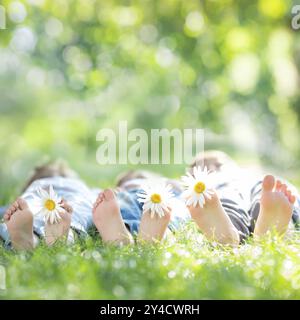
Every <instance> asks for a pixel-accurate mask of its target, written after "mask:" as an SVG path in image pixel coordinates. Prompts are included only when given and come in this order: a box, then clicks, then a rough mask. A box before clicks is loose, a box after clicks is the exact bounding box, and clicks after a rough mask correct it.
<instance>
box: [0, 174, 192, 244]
mask: <svg viewBox="0 0 300 320" xmlns="http://www.w3.org/2000/svg"><path fill="white" fill-rule="evenodd" d="M49 185H52V186H53V188H54V190H55V192H56V193H57V194H58V196H60V197H61V198H63V199H65V200H66V201H67V202H68V203H69V204H70V205H71V206H72V207H73V214H72V220H71V228H72V229H73V230H74V231H76V232H77V233H78V234H79V235H81V236H86V235H87V234H88V232H89V230H90V229H91V227H93V226H94V223H93V218H92V209H93V204H94V203H95V201H96V199H97V196H98V194H99V192H100V191H101V190H100V189H91V188H89V187H88V186H86V184H85V183H83V182H82V181H81V180H79V179H73V178H72V179H70V178H64V177H51V178H44V179H39V180H36V181H34V182H33V183H32V184H31V185H30V186H29V187H28V188H27V190H26V191H25V192H24V194H23V195H22V196H21V197H22V198H23V199H25V200H26V201H27V203H28V206H29V208H30V210H31V211H32V213H33V215H34V220H33V230H34V233H35V234H36V235H37V236H38V237H44V234H45V230H44V229H45V222H44V217H43V216H41V215H37V209H36V208H35V206H34V196H35V195H36V194H35V193H36V190H37V189H38V188H39V187H41V188H46V189H47V188H48V187H49ZM139 191H140V190H139V189H137V188H134V189H129V190H125V189H124V190H123V191H121V192H118V193H117V199H118V202H119V206H120V211H121V215H122V218H123V220H124V223H125V225H126V226H127V227H128V229H129V231H130V232H131V233H132V234H135V233H137V232H138V230H139V225H140V220H141V215H142V211H143V210H142V204H141V203H140V202H139V201H138V197H137V193H138V192H139ZM178 195H179V194H178ZM175 201H177V202H178V205H177V210H175V211H174V212H173V214H172V218H171V222H170V228H171V229H175V228H177V227H178V226H179V224H180V223H181V222H184V221H186V220H187V219H188V218H189V214H188V211H187V210H186V208H185V207H184V205H183V204H182V203H181V202H180V201H179V200H178V199H177V200H175ZM5 209H6V207H3V208H0V218H2V216H3V214H4V212H5ZM0 238H2V239H3V240H4V241H5V243H6V245H7V246H9V243H10V238H9V233H8V230H7V227H6V225H5V223H2V224H0Z"/></svg>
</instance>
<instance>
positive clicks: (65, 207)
mask: <svg viewBox="0 0 300 320" xmlns="http://www.w3.org/2000/svg"><path fill="white" fill-rule="evenodd" d="M61 206H62V208H64V209H65V210H66V211H67V212H68V213H70V214H71V213H72V212H73V208H72V206H70V205H69V204H68V203H67V202H66V201H65V200H62V204H61Z"/></svg>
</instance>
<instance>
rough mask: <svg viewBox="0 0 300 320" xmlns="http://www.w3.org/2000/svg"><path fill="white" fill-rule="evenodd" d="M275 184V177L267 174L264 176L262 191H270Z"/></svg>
mask: <svg viewBox="0 0 300 320" xmlns="http://www.w3.org/2000/svg"><path fill="white" fill-rule="evenodd" d="M274 186H275V178H274V176H272V175H267V176H265V177H264V180H263V184H262V188H263V191H272V190H273V188H274Z"/></svg>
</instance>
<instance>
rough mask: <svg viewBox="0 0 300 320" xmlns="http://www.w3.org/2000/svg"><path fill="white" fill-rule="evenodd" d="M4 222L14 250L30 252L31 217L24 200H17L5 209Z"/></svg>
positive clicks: (31, 243)
mask: <svg viewBox="0 0 300 320" xmlns="http://www.w3.org/2000/svg"><path fill="white" fill-rule="evenodd" d="M4 221H5V223H6V226H7V229H8V232H9V236H10V239H11V242H12V246H13V248H14V249H16V250H31V249H33V248H34V235H33V215H32V212H31V211H30V210H29V207H28V205H27V202H26V201H25V200H24V199H22V198H19V199H17V200H16V201H15V202H14V203H13V204H12V205H11V206H10V207H9V208H8V209H7V211H6V213H5V215H4Z"/></svg>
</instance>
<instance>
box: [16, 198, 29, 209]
mask: <svg viewBox="0 0 300 320" xmlns="http://www.w3.org/2000/svg"><path fill="white" fill-rule="evenodd" d="M16 202H17V203H18V207H19V208H20V209H21V210H26V209H28V208H29V207H28V204H27V202H26V201H25V200H24V199H22V198H19V199H18V200H17V201H16Z"/></svg>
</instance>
